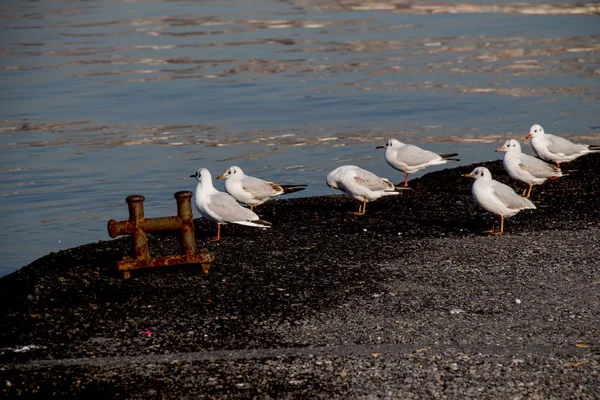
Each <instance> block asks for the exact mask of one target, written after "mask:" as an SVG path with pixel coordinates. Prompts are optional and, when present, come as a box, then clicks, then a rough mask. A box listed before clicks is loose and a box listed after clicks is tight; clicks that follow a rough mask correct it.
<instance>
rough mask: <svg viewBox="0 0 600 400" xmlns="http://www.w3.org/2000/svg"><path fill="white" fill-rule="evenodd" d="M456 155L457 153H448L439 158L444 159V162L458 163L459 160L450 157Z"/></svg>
mask: <svg viewBox="0 0 600 400" xmlns="http://www.w3.org/2000/svg"><path fill="white" fill-rule="evenodd" d="M457 155H458V153H448V154H440V157H442V158H443V159H446V160H452V161H460V160H459V159H456V158H451V157H454V156H457Z"/></svg>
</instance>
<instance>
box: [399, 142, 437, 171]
mask: <svg viewBox="0 0 600 400" xmlns="http://www.w3.org/2000/svg"><path fill="white" fill-rule="evenodd" d="M397 154H398V159H399V160H402V161H403V162H404V163H405V164H407V165H410V166H416V165H422V164H426V163H428V162H431V161H433V160H437V159H439V158H441V157H440V156H439V155H437V154H435V153H434V152H432V151H429V150H424V149H422V148H420V147H417V146H413V145H412V144H407V145H404V146H402V147H401V148H400V149H399V150H398V153H397Z"/></svg>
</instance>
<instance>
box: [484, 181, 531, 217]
mask: <svg viewBox="0 0 600 400" xmlns="http://www.w3.org/2000/svg"><path fill="white" fill-rule="evenodd" d="M491 184H492V191H493V193H494V196H496V197H497V198H498V200H500V201H501V202H502V203H504V205H505V206H506V207H508V208H509V209H511V210H521V209H523V208H535V206H534V205H533V203H532V202H530V201H529V200H527V199H525V198H523V197H521V196H519V195H518V194H517V193H515V191H514V190H513V189H512V188H511V187H510V186H507V185H505V184H503V183H500V182H498V181H492V183H491Z"/></svg>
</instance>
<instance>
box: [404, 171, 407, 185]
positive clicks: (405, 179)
mask: <svg viewBox="0 0 600 400" xmlns="http://www.w3.org/2000/svg"><path fill="white" fill-rule="evenodd" d="M404 187H408V172H405V173H404Z"/></svg>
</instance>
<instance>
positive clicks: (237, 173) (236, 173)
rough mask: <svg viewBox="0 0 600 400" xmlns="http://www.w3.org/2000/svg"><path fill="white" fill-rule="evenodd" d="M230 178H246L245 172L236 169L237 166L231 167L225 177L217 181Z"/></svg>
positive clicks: (219, 177)
mask: <svg viewBox="0 0 600 400" xmlns="http://www.w3.org/2000/svg"><path fill="white" fill-rule="evenodd" d="M230 176H237V177H242V176H244V171H242V169H241V168H240V167H236V166H235V165H233V166H231V167H229V168H228V169H227V171H225V173H224V174H223V175H219V176H217V179H227V178H229V177H230Z"/></svg>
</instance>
